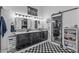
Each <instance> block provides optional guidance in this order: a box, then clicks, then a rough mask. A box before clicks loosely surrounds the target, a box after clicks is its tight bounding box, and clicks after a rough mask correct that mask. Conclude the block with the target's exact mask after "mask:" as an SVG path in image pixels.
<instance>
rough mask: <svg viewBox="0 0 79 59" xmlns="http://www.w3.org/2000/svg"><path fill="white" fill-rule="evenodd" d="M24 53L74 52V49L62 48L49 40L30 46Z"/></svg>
mask: <svg viewBox="0 0 79 59" xmlns="http://www.w3.org/2000/svg"><path fill="white" fill-rule="evenodd" d="M25 53H75V51H73V50H70V49H63V48H61V47H59V46H58V45H55V44H52V43H50V42H45V43H43V44H39V45H37V46H35V47H33V48H30V49H29V50H26V51H25Z"/></svg>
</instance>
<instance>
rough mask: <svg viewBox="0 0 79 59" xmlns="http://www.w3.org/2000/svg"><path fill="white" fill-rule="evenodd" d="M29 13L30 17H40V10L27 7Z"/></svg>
mask: <svg viewBox="0 0 79 59" xmlns="http://www.w3.org/2000/svg"><path fill="white" fill-rule="evenodd" d="M27 13H28V14H29V15H34V16H38V9H36V8H33V7H30V6H28V7H27Z"/></svg>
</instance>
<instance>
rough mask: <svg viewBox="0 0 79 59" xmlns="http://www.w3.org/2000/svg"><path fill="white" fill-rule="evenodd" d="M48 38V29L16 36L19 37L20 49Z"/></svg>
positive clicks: (17, 46) (17, 44)
mask: <svg viewBox="0 0 79 59" xmlns="http://www.w3.org/2000/svg"><path fill="white" fill-rule="evenodd" d="M47 38H48V31H40V32H31V33H25V34H18V35H17V36H16V39H17V42H16V49H17V50H19V49H22V48H26V47H28V46H31V45H33V44H36V43H39V42H42V41H44V40H47Z"/></svg>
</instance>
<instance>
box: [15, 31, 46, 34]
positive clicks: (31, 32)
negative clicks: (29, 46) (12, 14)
mask: <svg viewBox="0 0 79 59" xmlns="http://www.w3.org/2000/svg"><path fill="white" fill-rule="evenodd" d="M42 31H47V30H42ZM33 32H41V30H34V31H28V32H27V31H23V32H15V35H17V34H24V33H33Z"/></svg>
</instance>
